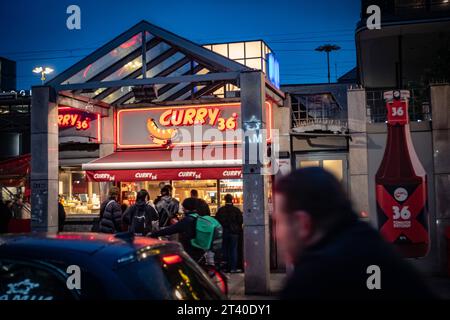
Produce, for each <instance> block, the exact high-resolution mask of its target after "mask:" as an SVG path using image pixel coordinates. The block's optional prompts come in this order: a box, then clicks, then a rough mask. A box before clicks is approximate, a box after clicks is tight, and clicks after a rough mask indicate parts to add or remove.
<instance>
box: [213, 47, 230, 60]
mask: <svg viewBox="0 0 450 320" xmlns="http://www.w3.org/2000/svg"><path fill="white" fill-rule="evenodd" d="M212 50H213V51H214V52H216V53H218V54H221V55H223V56H225V57H228V45H227V44H215V45H213V46H212Z"/></svg>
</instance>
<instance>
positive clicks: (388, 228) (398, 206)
mask: <svg viewBox="0 0 450 320" xmlns="http://www.w3.org/2000/svg"><path fill="white" fill-rule="evenodd" d="M384 97H385V100H386V108H387V119H388V121H387V128H388V136H387V143H386V148H385V151H384V156H383V160H382V162H381V165H380V168H379V169H378V171H377V174H376V176H375V181H376V200H377V217H378V227H379V229H380V233H381V234H382V236H383V237H384V238H385V240H386V241H388V242H390V243H392V244H394V245H395V246H396V247H397V248H398V250H399V251H400V252H401V253H402V254H403V255H404V256H405V257H423V256H425V255H426V254H427V253H428V250H429V235H428V199H427V197H428V193H427V176H426V173H425V170H424V168H423V166H422V164H421V163H420V161H419V159H418V157H417V154H416V152H415V150H414V146H413V144H412V140H411V133H410V130H409V117H408V98H409V92H408V91H389V92H386V93H385V95H384Z"/></svg>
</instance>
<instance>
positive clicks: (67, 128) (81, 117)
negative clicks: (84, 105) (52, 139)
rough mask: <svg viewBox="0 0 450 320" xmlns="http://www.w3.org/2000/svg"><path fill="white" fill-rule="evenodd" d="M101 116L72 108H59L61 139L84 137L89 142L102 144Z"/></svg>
mask: <svg viewBox="0 0 450 320" xmlns="http://www.w3.org/2000/svg"><path fill="white" fill-rule="evenodd" d="M100 125H101V119H100V114H96V113H91V112H87V111H84V110H80V109H75V108H71V107H64V106H59V107H58V127H59V137H60V138H61V137H84V138H86V139H87V140H88V141H89V142H94V143H99V142H100Z"/></svg>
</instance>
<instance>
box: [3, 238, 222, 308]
mask: <svg viewBox="0 0 450 320" xmlns="http://www.w3.org/2000/svg"><path fill="white" fill-rule="evenodd" d="M224 298H225V296H224V295H223V294H222V293H221V292H220V290H219V289H218V288H217V286H215V285H214V284H213V283H212V282H211V280H210V279H209V277H208V275H207V274H206V273H205V272H204V271H203V270H202V269H201V268H200V267H199V266H198V265H197V264H196V263H195V262H194V261H193V260H192V259H191V258H190V257H189V256H188V255H187V254H186V253H185V252H184V251H183V250H182V247H181V246H180V245H179V244H178V243H174V242H169V241H161V240H157V239H150V238H145V237H134V236H132V235H131V234H128V233H123V234H117V235H107V234H97V233H60V234H55V235H50V234H26V235H25V234H24V235H6V236H2V237H0V300H61V299H62V300H65V299H75V300H80V299H81V300H91V299H119V300H122V299H139V300H142V299H153V300H165V299H177V300H191V299H194V300H219V299H224Z"/></svg>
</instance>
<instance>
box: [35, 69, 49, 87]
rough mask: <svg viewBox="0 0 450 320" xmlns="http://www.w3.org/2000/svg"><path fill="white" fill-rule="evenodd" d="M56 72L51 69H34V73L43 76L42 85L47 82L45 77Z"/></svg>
mask: <svg viewBox="0 0 450 320" xmlns="http://www.w3.org/2000/svg"><path fill="white" fill-rule="evenodd" d="M53 71H54V70H53V69H52V68H49V67H36V68H34V69H33V73H36V74H40V75H41V81H42V84H44V81H45V80H46V78H45V75H46V74H50V73H52V72H53Z"/></svg>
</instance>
